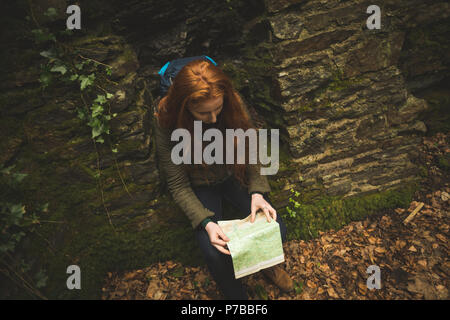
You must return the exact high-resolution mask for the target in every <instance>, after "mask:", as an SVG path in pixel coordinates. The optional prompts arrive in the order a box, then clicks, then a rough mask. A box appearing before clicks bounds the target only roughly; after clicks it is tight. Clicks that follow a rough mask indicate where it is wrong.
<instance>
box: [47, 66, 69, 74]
mask: <svg viewBox="0 0 450 320" xmlns="http://www.w3.org/2000/svg"><path fill="white" fill-rule="evenodd" d="M50 71H51V72H61V74H65V73H66V72H67V68H66V67H65V66H62V65H58V66H54V67H53V68H51V69H50Z"/></svg>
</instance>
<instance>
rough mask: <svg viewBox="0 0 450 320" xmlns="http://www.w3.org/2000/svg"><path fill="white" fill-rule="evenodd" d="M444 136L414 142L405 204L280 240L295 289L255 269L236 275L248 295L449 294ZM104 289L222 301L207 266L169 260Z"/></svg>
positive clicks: (111, 278)
mask: <svg viewBox="0 0 450 320" xmlns="http://www.w3.org/2000/svg"><path fill="white" fill-rule="evenodd" d="M449 140H450V135H444V134H442V133H438V134H436V135H435V136H433V137H424V138H423V143H422V145H420V146H418V148H419V151H420V159H419V161H420V162H421V163H420V164H421V165H423V166H425V167H426V168H427V169H428V178H427V180H426V183H424V184H423V185H422V187H421V189H420V190H418V191H417V192H416V194H415V195H414V199H413V201H412V202H411V203H410V206H409V208H407V209H404V208H397V209H394V210H386V211H385V212H380V213H378V214H375V215H371V216H370V217H368V218H366V219H365V220H364V221H358V222H352V223H350V224H348V225H347V226H345V227H343V228H342V229H340V230H337V231H335V230H329V231H327V232H321V233H320V236H319V237H318V238H316V239H313V240H309V241H302V240H291V241H288V242H286V243H284V244H283V249H284V253H285V259H286V261H285V262H284V263H283V264H282V265H281V266H283V267H284V269H285V270H286V271H287V272H288V273H289V275H290V276H291V278H292V279H293V280H294V282H295V289H294V290H293V291H292V292H290V293H283V292H281V291H280V290H279V289H278V288H277V287H276V286H275V285H274V284H272V283H271V282H270V281H269V280H267V279H266V278H265V277H264V276H263V274H262V273H261V272H257V273H255V274H252V275H249V276H247V277H244V278H242V279H243V283H244V284H245V286H246V287H247V291H248V293H249V296H250V299H276V300H288V299H312V300H317V299H318V300H320V299H449V292H448V288H449V270H450V261H449V247H448V239H449V216H450V210H449V202H450V186H449V179H448V176H449V168H448V163H446V164H444V165H442V161H443V160H442V159H445V157H444V158H443V155H446V157H447V159H448V154H449V152H450V149H449V143H448V142H449ZM447 161H448V160H447ZM442 167H444V168H445V170H442ZM415 209H418V210H415ZM414 211H416V214H415V215H414V217H411V220H410V221H409V222H407V223H404V220H405V219H406V218H407V217H408V216H410V215H411V214H412V213H414ZM370 265H377V266H379V267H380V271H381V272H380V280H381V281H380V282H381V288H380V289H368V288H367V279H368V278H369V277H370V274H368V273H367V268H368V267H369V266H370ZM102 291H103V292H102V299H108V300H109V299H136V300H140V299H161V300H162V299H223V297H222V296H221V294H220V293H219V291H218V289H217V286H216V284H215V282H214V281H213V280H212V279H211V277H210V275H209V272H208V270H207V268H206V266H202V267H187V266H183V265H181V264H180V263H176V262H173V261H166V262H163V263H155V264H153V265H151V266H149V267H147V268H145V269H142V270H134V271H131V272H127V273H124V274H113V273H108V277H107V279H105V285H104V286H103V289H102Z"/></svg>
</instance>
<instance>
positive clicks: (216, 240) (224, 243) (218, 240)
mask: <svg viewBox="0 0 450 320" xmlns="http://www.w3.org/2000/svg"><path fill="white" fill-rule="evenodd" d="M212 243H213V244H218V245H219V246H222V247H224V246H226V245H227V243H226V242H225V241H222V240H220V239H219V238H217V239H214V240H213V241H212Z"/></svg>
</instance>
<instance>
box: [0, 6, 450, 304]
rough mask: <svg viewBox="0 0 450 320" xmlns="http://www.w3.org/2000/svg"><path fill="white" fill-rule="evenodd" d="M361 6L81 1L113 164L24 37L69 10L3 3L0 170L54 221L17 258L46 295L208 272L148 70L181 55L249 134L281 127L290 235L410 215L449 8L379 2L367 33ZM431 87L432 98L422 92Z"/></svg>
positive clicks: (282, 186) (82, 45)
mask: <svg viewBox="0 0 450 320" xmlns="http://www.w3.org/2000/svg"><path fill="white" fill-rule="evenodd" d="M370 4H372V3H368V2H367V1H333V0H323V1H317V0H316V1H274V0H273V1H272V0H267V1H262V0H252V1H237V0H235V1H217V2H210V1H184V2H178V1H164V2H156V1H127V2H123V1H118V0H117V1H107V2H106V1H100V0H97V1H80V7H81V8H82V17H83V18H82V30H81V31H80V32H79V33H78V34H76V36H74V37H72V38H70V39H68V40H66V41H67V43H66V44H67V45H68V46H70V47H72V48H77V50H80V54H82V55H83V56H86V57H89V58H91V59H95V60H96V61H99V62H101V63H103V64H108V65H111V66H112V67H113V72H112V75H111V78H110V79H109V81H107V80H105V81H104V83H102V86H103V87H104V88H105V89H107V90H108V91H109V92H112V93H113V94H114V98H113V100H112V101H111V105H110V108H111V112H112V113H117V117H116V118H114V119H113V120H111V139H112V140H113V141H114V142H116V143H118V147H117V149H118V152H117V153H113V152H111V148H109V146H108V145H107V144H99V143H94V142H93V140H92V139H91V137H90V128H88V127H86V125H85V124H84V123H83V122H82V121H80V119H78V117H77V113H76V109H77V107H78V106H80V105H82V104H83V99H81V98H80V90H79V88H78V87H76V86H73V85H70V84H67V83H63V82H61V83H54V84H53V85H51V86H50V87H48V88H46V89H45V90H42V89H41V87H40V82H39V77H40V72H41V71H40V67H39V66H40V64H42V63H44V62H45V59H44V58H43V57H42V56H40V55H39V52H41V51H42V50H45V49H46V46H47V45H48V44H43V45H34V44H32V41H31V38H32V35H31V30H32V29H34V28H36V26H35V24H36V23H37V24H40V25H42V26H47V27H49V28H50V29H51V30H59V29H60V28H64V26H65V18H66V16H67V15H65V14H64V12H63V13H62V14H61V10H63V9H64V8H65V7H66V6H67V5H68V4H67V3H66V1H58V0H52V1H50V0H45V1H44V0H41V1H33V2H32V4H31V6H30V5H29V3H28V2H27V1H17V2H15V3H9V4H8V5H7V6H6V8H5V12H8V14H4V16H5V19H3V18H2V28H1V30H2V31H1V32H2V39H3V40H2V43H1V47H2V48H1V49H2V50H1V52H2V54H1V55H2V59H0V63H1V66H2V71H4V72H2V74H1V80H2V81H1V82H0V88H1V94H0V114H1V120H0V123H1V125H2V129H3V134H2V138H1V139H0V147H1V150H2V152H1V153H0V164H1V165H3V166H11V165H15V166H16V167H15V169H14V170H16V171H17V172H23V173H27V174H28V176H27V178H26V179H25V180H24V182H23V186H22V189H23V193H24V200H23V202H24V203H26V205H27V208H28V210H29V211H32V210H33V208H34V207H36V206H37V205H40V204H43V203H47V202H48V203H49V208H48V212H47V213H46V215H45V216H41V217H40V218H41V219H42V220H45V221H53V222H48V223H45V222H42V223H41V224H40V227H39V228H38V230H37V232H33V233H30V234H29V235H28V236H27V238H26V239H25V240H24V241H23V243H22V248H21V251H20V252H18V253H17V257H18V258H20V257H26V258H27V261H29V263H30V264H32V266H33V268H32V269H33V270H35V271H36V270H39V268H40V267H42V266H43V267H44V268H45V270H46V274H48V276H49V278H48V283H47V286H46V287H45V288H44V289H43V292H44V293H45V295H46V296H48V297H50V298H79V297H83V298H95V297H98V296H99V295H100V288H101V284H102V281H103V278H104V277H105V275H106V273H107V272H109V271H120V270H127V269H132V268H140V267H145V266H146V265H148V264H150V263H153V262H155V261H159V260H167V259H175V260H178V261H181V262H183V263H190V264H192V263H193V264H198V263H202V261H201V259H200V256H199V252H198V250H197V249H196V246H195V243H194V241H193V234H192V231H191V229H190V226H189V223H188V221H187V219H186V218H185V217H184V215H183V213H182V211H181V210H180V208H177V207H176V206H175V205H174V203H173V201H172V200H171V198H170V195H168V194H167V192H166V191H165V189H164V185H163V184H162V183H161V181H160V179H159V173H158V170H157V166H156V163H155V153H154V151H155V150H154V144H153V140H152V128H151V120H152V109H151V107H152V105H153V103H154V101H155V99H156V97H157V95H158V92H159V78H158V75H157V71H158V70H159V68H160V67H161V66H162V65H163V64H164V63H165V62H166V61H169V60H171V59H174V58H178V57H183V56H191V55H200V54H207V55H209V56H211V57H213V58H214V59H215V60H216V61H217V62H218V63H219V66H221V67H222V68H223V69H224V70H225V71H226V72H227V74H229V75H230V77H231V78H232V79H233V82H234V84H235V86H236V88H237V89H238V90H239V92H240V93H241V94H242V95H243V96H244V98H245V99H246V100H247V102H248V104H249V105H250V111H251V112H252V115H253V116H254V118H255V119H256V122H257V124H258V125H259V126H260V127H265V128H279V129H280V131H281V134H282V146H281V154H280V165H281V166H280V171H279V173H278V174H277V175H276V176H274V177H270V178H269V180H270V183H271V185H272V187H273V193H272V194H271V196H272V197H273V199H274V202H275V203H276V204H277V210H278V211H279V212H280V213H281V214H285V215H286V221H287V223H288V228H290V231H291V232H290V237H291V238H292V237H301V238H308V237H312V236H315V235H316V234H317V231H318V230H323V229H327V228H339V227H340V226H342V225H343V224H345V223H347V222H348V221H349V220H350V219H358V218H361V217H362V216H364V215H366V214H369V213H371V212H375V211H376V210H381V209H384V208H389V207H393V206H399V205H402V204H403V203H406V202H407V199H408V196H409V195H410V194H411V192H413V189H409V186H410V185H412V183H413V182H416V181H417V180H418V179H417V178H418V177H419V175H418V172H419V170H420V167H419V166H418V165H417V164H416V163H415V158H416V156H417V151H416V148H415V146H416V145H417V144H418V143H419V141H420V139H421V136H422V135H424V134H426V133H427V131H429V129H430V125H431V122H429V121H428V120H427V119H426V118H424V117H423V116H421V115H422V114H423V111H424V110H425V111H428V112H430V110H438V111H441V110H442V108H443V107H442V106H443V103H446V102H447V103H448V101H449V100H448V90H447V89H445V88H444V89H442V86H443V83H445V82H446V81H445V80H446V79H447V78H448V68H449V56H448V52H449V50H448V37H446V36H445V35H446V34H448V29H449V12H450V10H449V6H448V4H447V3H446V2H444V1H427V2H423V1H422V2H419V1H379V3H378V5H379V6H380V7H381V10H382V28H381V30H367V28H366V27H365V23H366V19H367V17H368V14H367V13H366V9H367V7H368V6H369V5H370ZM49 7H54V8H57V9H58V10H59V11H58V19H57V20H56V21H48V20H47V16H46V15H44V14H43V13H44V12H45V11H46V10H47V8H49ZM31 13H33V15H32V14H31ZM27 15H28V16H29V17H30V18H29V20H24V17H25V16H27ZM61 26H62V27H61ZM437 87H439V88H441V89H439V92H440V95H439V96H438V97H436V95H434V94H432V93H430V92H435V91H427V90H433V88H437ZM425 91H426V92H428V93H426V94H425V93H423V92H425ZM446 93H447V94H446ZM431 96H432V97H433V99H432V100H430V99H429V97H431ZM447 110H448V109H447ZM447 112H448V111H447ZM447 117H448V116H447ZM441 118H442V117H441ZM444 119H445V117H444ZM438 124H439V125H442V126H443V127H442V128H446V127H445V121H444V122H443V123H438ZM447 128H448V127H447ZM291 189H295V190H296V191H299V196H298V197H297V199H298V200H299V201H300V202H301V203H302V204H304V205H305V206H304V207H303V209H302V210H303V212H304V214H299V216H297V217H292V216H289V215H287V213H286V211H285V210H284V208H285V207H286V205H289V203H290V202H289V198H290V197H291V196H292V194H291V192H290V190H291ZM405 190H406V192H405ZM411 190H412V191H411ZM330 199H331V200H330ZM336 199H337V200H336ZM346 199H347V200H348V201H347V200H346ZM344 200H345V201H347V202H345V201H344ZM228 210H229V211H230V212H231V211H232V208H231V207H228ZM71 264H77V265H79V266H80V268H81V270H82V274H83V285H84V287H83V290H81V291H75V290H74V291H69V290H66V289H65V287H64V284H65V281H66V278H67V274H66V273H65V269H66V268H67V266H69V265H71ZM5 281H6V280H5ZM19 292H20V290H16V291H14V292H13V291H8V292H2V294H3V295H5V296H8V295H9V296H18V295H19V296H20V293H19Z"/></svg>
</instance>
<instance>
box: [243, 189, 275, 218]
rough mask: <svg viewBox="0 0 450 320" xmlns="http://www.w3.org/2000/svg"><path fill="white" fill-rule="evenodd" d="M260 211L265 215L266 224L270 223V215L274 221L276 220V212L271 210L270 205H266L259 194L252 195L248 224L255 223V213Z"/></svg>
mask: <svg viewBox="0 0 450 320" xmlns="http://www.w3.org/2000/svg"><path fill="white" fill-rule="evenodd" d="M259 209H261V210H262V211H263V212H264V214H265V215H266V218H267V222H270V215H272V217H273V219H274V220H277V211H276V210H275V209H274V208H272V206H271V205H270V203H268V202H267V201H266V200H265V199H264V197H263V196H262V195H261V194H259V193H254V194H252V213H251V218H250V222H251V223H253V222H254V221H255V216H256V212H257V211H258V210H259Z"/></svg>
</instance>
